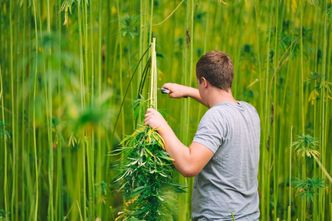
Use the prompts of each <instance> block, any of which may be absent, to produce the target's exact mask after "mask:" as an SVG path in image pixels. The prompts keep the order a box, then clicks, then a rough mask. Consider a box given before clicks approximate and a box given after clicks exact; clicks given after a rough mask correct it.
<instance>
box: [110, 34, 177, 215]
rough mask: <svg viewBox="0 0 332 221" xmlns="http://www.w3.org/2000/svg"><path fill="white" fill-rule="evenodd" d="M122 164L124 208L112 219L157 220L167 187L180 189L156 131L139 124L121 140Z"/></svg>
mask: <svg viewBox="0 0 332 221" xmlns="http://www.w3.org/2000/svg"><path fill="white" fill-rule="evenodd" d="M150 61H151V84H150V99H149V102H150V105H149V106H151V107H154V108H156V107H157V93H156V91H157V76H156V75H157V63H156V52H155V39H153V41H152V44H151V59H149V60H148V62H150ZM120 144H121V147H122V148H121V149H120V151H121V154H122V166H121V169H120V170H121V173H120V175H119V177H118V178H117V179H116V182H117V183H119V184H120V188H119V190H120V191H121V192H122V193H123V197H124V208H123V210H122V211H121V212H119V213H118V217H117V219H116V220H147V221H152V220H160V219H161V218H163V217H166V215H167V213H166V211H168V210H169V205H168V204H167V203H168V202H170V196H171V194H170V193H169V191H175V192H183V188H182V187H181V186H180V185H178V184H176V183H174V182H173V172H174V166H173V164H172V161H173V160H172V159H171V158H170V156H169V155H168V153H167V152H166V151H165V147H164V146H165V145H164V141H163V139H162V137H161V136H160V135H159V134H158V132H157V131H156V130H154V129H152V128H151V127H149V126H140V127H138V129H136V130H135V131H134V133H133V134H131V135H129V136H127V137H126V138H124V139H123V140H122V141H121V143H120Z"/></svg>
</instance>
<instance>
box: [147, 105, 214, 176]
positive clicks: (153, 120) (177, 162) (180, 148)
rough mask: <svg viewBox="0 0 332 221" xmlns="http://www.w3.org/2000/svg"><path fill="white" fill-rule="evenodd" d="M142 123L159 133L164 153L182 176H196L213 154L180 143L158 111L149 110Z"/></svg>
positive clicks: (199, 145) (194, 143) (202, 148)
mask: <svg viewBox="0 0 332 221" xmlns="http://www.w3.org/2000/svg"><path fill="white" fill-rule="evenodd" d="M144 122H145V124H147V125H149V126H151V127H152V128H155V129H156V130H157V131H158V132H159V134H160V136H161V137H162V138H163V139H164V142H165V149H166V151H167V152H168V153H169V155H170V156H171V158H173V159H174V162H173V163H174V166H175V167H176V169H177V170H178V171H179V172H180V173H181V174H182V175H183V176H187V177H191V176H195V175H197V174H198V173H199V172H200V171H201V170H202V169H203V168H204V166H205V165H206V164H207V163H208V162H209V160H210V159H211V158H212V156H213V152H212V151H211V150H209V149H208V148H207V147H205V146H204V145H202V144H199V143H196V142H193V143H192V144H191V145H190V147H189V148H188V147H186V146H185V145H184V144H183V143H181V141H180V140H179V139H178V138H177V136H176V135H175V133H174V132H173V130H172V128H171V127H170V126H169V125H168V123H167V122H166V121H165V119H164V118H163V116H161V114H160V113H159V112H158V111H156V110H154V109H152V108H149V109H148V110H147V113H146V115H145V120H144Z"/></svg>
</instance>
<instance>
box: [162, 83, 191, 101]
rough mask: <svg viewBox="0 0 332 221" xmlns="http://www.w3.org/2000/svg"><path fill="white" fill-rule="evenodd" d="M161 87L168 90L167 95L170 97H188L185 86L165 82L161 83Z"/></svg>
mask: <svg viewBox="0 0 332 221" xmlns="http://www.w3.org/2000/svg"><path fill="white" fill-rule="evenodd" d="M163 88H166V89H168V90H170V92H169V94H168V95H169V96H170V97H172V98H182V97H188V87H187V86H184V85H181V84H176V83H166V84H164V85H163Z"/></svg>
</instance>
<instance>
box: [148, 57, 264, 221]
mask: <svg viewBox="0 0 332 221" xmlns="http://www.w3.org/2000/svg"><path fill="white" fill-rule="evenodd" d="M196 77H197V80H198V85H199V86H198V89H194V88H191V87H187V86H184V85H179V84H175V83H166V84H165V85H164V86H163V87H164V88H166V89H168V90H169V91H170V93H169V96H170V97H172V98H181V97H191V98H194V99H196V100H197V101H199V102H201V103H202V104H204V105H206V106H207V107H208V108H209V110H208V111H207V112H206V113H205V114H204V116H203V118H202V119H201V122H200V124H199V126H198V130H197V132H196V134H195V137H194V139H193V142H192V144H191V145H190V147H189V148H187V147H186V146H185V145H184V144H182V143H181V141H180V140H179V139H178V138H177V136H176V135H175V134H174V132H173V130H172V128H171V127H170V126H169V125H168V124H167V122H166V121H165V119H164V118H163V117H162V115H161V114H160V113H159V112H157V111H156V110H154V109H152V108H149V109H148V110H147V113H146V115H145V121H144V122H145V124H147V125H149V126H151V127H152V128H155V129H156V130H157V131H158V133H159V134H160V135H161V136H162V137H163V139H164V141H165V148H166V151H167V152H168V153H169V155H170V156H171V157H172V158H173V159H174V165H175V167H176V168H177V170H178V171H179V172H180V173H181V174H182V175H184V176H188V177H191V176H195V180H194V188H193V193H192V194H193V195H192V220H194V221H196V220H197V221H205V220H218V221H220V220H241V221H242V220H246V221H253V220H259V215H260V213H259V197H258V191H257V189H258V182H257V174H258V162H259V143H260V120H259V116H258V114H257V111H256V109H255V108H254V107H253V106H252V105H250V104H249V103H246V102H244V101H236V100H235V99H234V97H233V96H232V91H231V87H232V81H233V64H232V61H231V59H230V57H229V56H227V55H226V54H224V53H222V52H219V51H211V52H208V53H207V54H205V55H204V56H202V57H201V58H200V59H199V61H198V62H197V64H196Z"/></svg>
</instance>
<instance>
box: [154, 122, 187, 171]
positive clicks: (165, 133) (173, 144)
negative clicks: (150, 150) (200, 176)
mask: <svg viewBox="0 0 332 221" xmlns="http://www.w3.org/2000/svg"><path fill="white" fill-rule="evenodd" d="M158 132H159V134H160V136H161V137H162V138H163V139H164V142H165V148H166V151H167V152H168V154H169V155H170V156H171V158H172V159H173V160H174V162H173V163H174V166H175V167H176V169H177V170H178V171H179V172H180V173H181V174H183V175H184V176H187V175H188V174H189V173H190V172H189V171H190V170H191V168H190V167H191V162H190V149H189V148H188V147H186V146H185V145H184V144H183V143H182V142H181V141H180V140H179V139H178V138H177V136H176V135H175V133H174V131H173V130H172V128H171V127H170V126H169V125H167V126H166V127H163V128H160V129H158Z"/></svg>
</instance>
